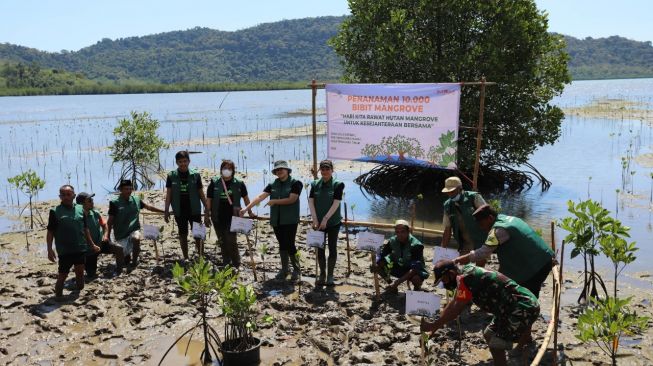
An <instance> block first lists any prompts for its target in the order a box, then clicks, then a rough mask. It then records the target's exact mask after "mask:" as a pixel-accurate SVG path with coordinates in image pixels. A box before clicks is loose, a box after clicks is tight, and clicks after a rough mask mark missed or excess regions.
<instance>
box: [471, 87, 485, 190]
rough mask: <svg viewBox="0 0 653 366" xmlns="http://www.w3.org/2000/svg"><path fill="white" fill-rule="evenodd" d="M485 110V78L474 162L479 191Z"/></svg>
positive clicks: (474, 186)
mask: <svg viewBox="0 0 653 366" xmlns="http://www.w3.org/2000/svg"><path fill="white" fill-rule="evenodd" d="M484 110H485V76H483V77H482V78H481V106H480V107H479V111H478V126H477V127H476V160H475V161H474V177H473V182H472V187H473V189H474V190H475V191H476V190H478V171H479V168H480V161H481V141H482V139H483V112H484Z"/></svg>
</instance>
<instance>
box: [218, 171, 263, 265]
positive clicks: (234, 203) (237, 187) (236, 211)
mask: <svg viewBox="0 0 653 366" xmlns="http://www.w3.org/2000/svg"><path fill="white" fill-rule="evenodd" d="M235 174H236V165H235V164H234V162H233V161H231V160H223V161H222V164H220V175H219V176H216V177H213V178H212V179H211V183H209V187H208V189H207V190H206V197H207V211H208V212H210V213H211V221H213V228H214V229H215V233H216V235H217V236H218V240H219V241H220V250H221V252H222V263H223V265H225V266H226V265H231V266H233V267H235V268H238V267H240V252H239V251H238V242H237V241H236V237H237V233H232V232H231V230H230V229H231V218H232V217H234V216H238V215H240V208H241V205H240V200H241V199H242V200H243V201H244V202H245V205H249V203H250V201H249V196H248V195H247V187H246V186H245V182H243V181H242V180H240V179H238V178H236V177H235ZM248 213H249V216H250V217H254V216H255V215H254V213H252V210H251V209H250V210H249V211H248Z"/></svg>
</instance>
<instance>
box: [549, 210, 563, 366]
mask: <svg viewBox="0 0 653 366" xmlns="http://www.w3.org/2000/svg"><path fill="white" fill-rule="evenodd" d="M555 233H556V232H555V222H554V221H551V249H553V253H555V252H556V237H555ZM552 280H553V287H552V288H553V306H554V307H555V311H554V324H553V364H554V365H557V364H558V319H557V316H558V309H559V308H560V297H559V296H556V295H555V294H556V286H558V284H556V280H555V277H554V278H552ZM559 285H560V286H562V283H561V284H559Z"/></svg>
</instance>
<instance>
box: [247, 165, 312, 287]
mask: <svg viewBox="0 0 653 366" xmlns="http://www.w3.org/2000/svg"><path fill="white" fill-rule="evenodd" d="M290 173H292V169H290V167H288V163H287V162H286V161H285V160H279V161H275V162H274V169H272V174H274V175H276V176H277V179H275V180H274V182H272V183H270V184H268V185H267V187H265V189H264V190H263V193H261V194H259V195H258V196H257V197H256V198H255V199H254V200H253V201H252V202H250V203H249V205H247V207H245V208H243V209H242V210H240V215H244V214H245V212H247V211H249V210H251V208H252V207H254V206H256V205H257V204H258V203H259V202H261V201H263V200H264V199H266V198H268V197H270V200H269V201H268V203H267V204H268V206H270V225H272V229H273V230H274V235H275V236H276V237H277V241H278V242H279V257H280V259H281V270H280V271H279V273H278V274H277V276H276V277H275V278H276V279H278V280H285V279H286V277H287V276H288V261H289V260H290V263H292V266H293V272H292V277H291V279H292V280H297V279H299V277H300V275H301V271H300V268H299V259H298V258H297V255H296V254H297V248H296V247H295V236H296V235H297V226H298V224H299V195H300V194H301V193H302V189H303V188H304V185H303V184H302V182H301V181H299V180H296V179H294V178H293V177H291V176H290Z"/></svg>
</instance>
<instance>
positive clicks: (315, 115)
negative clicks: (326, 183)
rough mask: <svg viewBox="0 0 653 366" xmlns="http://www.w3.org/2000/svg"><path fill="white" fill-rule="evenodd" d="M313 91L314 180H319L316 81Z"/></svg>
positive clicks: (313, 82) (312, 86) (313, 84)
mask: <svg viewBox="0 0 653 366" xmlns="http://www.w3.org/2000/svg"><path fill="white" fill-rule="evenodd" d="M311 90H312V95H313V121H312V122H313V169H312V173H313V179H317V108H316V106H315V100H316V99H317V83H316V82H315V79H313V81H312V82H311Z"/></svg>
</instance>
